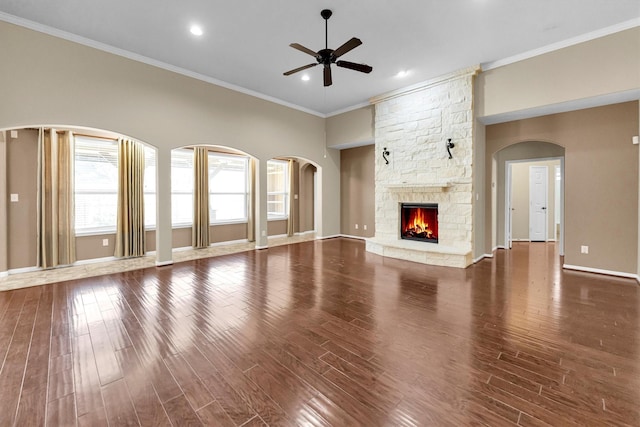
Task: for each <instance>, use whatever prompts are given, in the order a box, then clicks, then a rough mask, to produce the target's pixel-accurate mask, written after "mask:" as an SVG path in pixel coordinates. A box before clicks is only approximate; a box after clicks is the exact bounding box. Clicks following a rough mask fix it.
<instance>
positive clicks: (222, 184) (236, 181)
mask: <svg viewBox="0 0 640 427" xmlns="http://www.w3.org/2000/svg"><path fill="white" fill-rule="evenodd" d="M209 191H210V192H212V193H246V191H247V158H246V157H238V156H225V155H220V154H211V153H210V154H209Z"/></svg>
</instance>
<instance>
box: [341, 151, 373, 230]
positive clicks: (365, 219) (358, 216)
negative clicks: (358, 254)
mask: <svg viewBox="0 0 640 427" xmlns="http://www.w3.org/2000/svg"><path fill="white" fill-rule="evenodd" d="M374 156H375V146H374V145H366V146H364V147H358V148H350V149H347V150H342V151H341V152H340V165H341V166H340V168H341V179H340V200H341V201H340V206H341V210H342V214H341V218H342V226H341V231H342V234H348V235H350V236H361V237H373V236H374V235H375V191H374V190H375V187H374V186H375V184H374V183H375V157H374ZM356 224H358V229H356V228H355V225H356ZM365 225H366V226H367V229H366V230H365V229H364V226H365Z"/></svg>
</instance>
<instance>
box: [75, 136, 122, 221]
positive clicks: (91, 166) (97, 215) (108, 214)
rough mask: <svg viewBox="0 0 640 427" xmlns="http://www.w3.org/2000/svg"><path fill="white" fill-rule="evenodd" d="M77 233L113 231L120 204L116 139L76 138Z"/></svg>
mask: <svg viewBox="0 0 640 427" xmlns="http://www.w3.org/2000/svg"><path fill="white" fill-rule="evenodd" d="M74 168H75V171H74V174H75V177H74V178H75V179H74V181H75V229H76V232H80V233H81V232H91V231H96V232H107V231H108V232H113V231H115V229H116V212H117V207H118V196H117V195H118V145H117V142H116V141H110V140H104V139H97V138H87V137H76V138H75V164H74Z"/></svg>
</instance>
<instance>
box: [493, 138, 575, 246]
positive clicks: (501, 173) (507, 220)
mask: <svg viewBox="0 0 640 427" xmlns="http://www.w3.org/2000/svg"><path fill="white" fill-rule="evenodd" d="M564 155H565V149H564V147H562V146H560V145H558V144H555V143H551V142H545V141H523V142H519V143H516V144H512V145H509V146H507V147H505V148H503V149H501V150H499V151H497V152H496V153H494V154H493V162H492V165H493V167H492V169H493V170H492V177H493V181H494V182H495V183H496V185H495V186H494V188H493V189H492V190H493V191H492V195H491V196H492V197H491V199H492V225H493V226H492V233H493V235H492V240H493V241H494V242H495V245H494V246H495V247H498V248H504V249H509V248H510V247H511V241H512V239H513V212H514V211H513V209H514V197H513V193H514V181H513V177H514V173H513V172H514V165H516V166H526V167H529V166H536V165H540V166H541V165H543V163H541V162H547V163H548V164H547V163H545V164H544V166H547V167H548V166H549V165H554V163H553V162H554V161H556V160H557V164H558V166H559V171H558V172H559V177H558V178H559V179H558V181H559V186H558V191H559V192H560V194H559V196H560V197H559V200H558V207H557V209H559V215H556V213H555V209H547V215H549V214H548V212H553V220H554V222H553V224H555V217H558V227H557V228H558V232H557V238H558V239H559V253H560V254H561V255H562V254H564V214H563V213H564ZM549 162H551V163H549ZM522 172H523V171H520V176H522ZM525 173H526V172H525ZM555 183H556V174H555V168H554V170H553V174H550V178H549V179H548V180H547V185H548V186H549V188H550V191H549V193H550V194H555V192H556V185H555ZM526 184H528V181H527V183H526ZM516 185H519V187H518V189H519V190H520V193H519V194H518V196H520V197H519V198H520V199H522V196H523V194H522V193H526V194H525V197H526V198H527V200H528V197H529V191H528V187H524V186H523V183H522V182H520V183H516ZM525 189H526V191H525ZM554 199H555V197H554ZM554 201H555V200H554ZM554 205H555V203H554ZM520 206H521V207H522V206H523V204H522V201H521V200H520ZM520 209H521V208H520ZM524 216H526V217H527V221H528V215H522V216H521V217H519V219H520V220H522V218H523V217H524ZM549 219H551V218H549ZM521 222H522V221H521ZM549 223H551V221H549ZM549 234H551V232H549ZM554 234H555V233H554ZM547 235H548V234H547ZM520 236H522V235H520ZM520 239H522V240H530V238H523V237H520ZM545 240H552V239H548V238H545Z"/></svg>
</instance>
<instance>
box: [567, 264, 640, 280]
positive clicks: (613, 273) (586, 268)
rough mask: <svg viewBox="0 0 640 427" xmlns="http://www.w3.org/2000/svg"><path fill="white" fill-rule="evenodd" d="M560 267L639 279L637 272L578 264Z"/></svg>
mask: <svg viewBox="0 0 640 427" xmlns="http://www.w3.org/2000/svg"><path fill="white" fill-rule="evenodd" d="M562 268H565V269H567V270H575V271H583V272H585V273H596V274H605V275H607V276H617V277H625V278H627V279H636V280H638V281H640V279H639V278H638V275H637V274H633V273H624V272H622V271H613V270H603V269H601V268H591V267H582V266H580V265H571V264H562Z"/></svg>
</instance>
